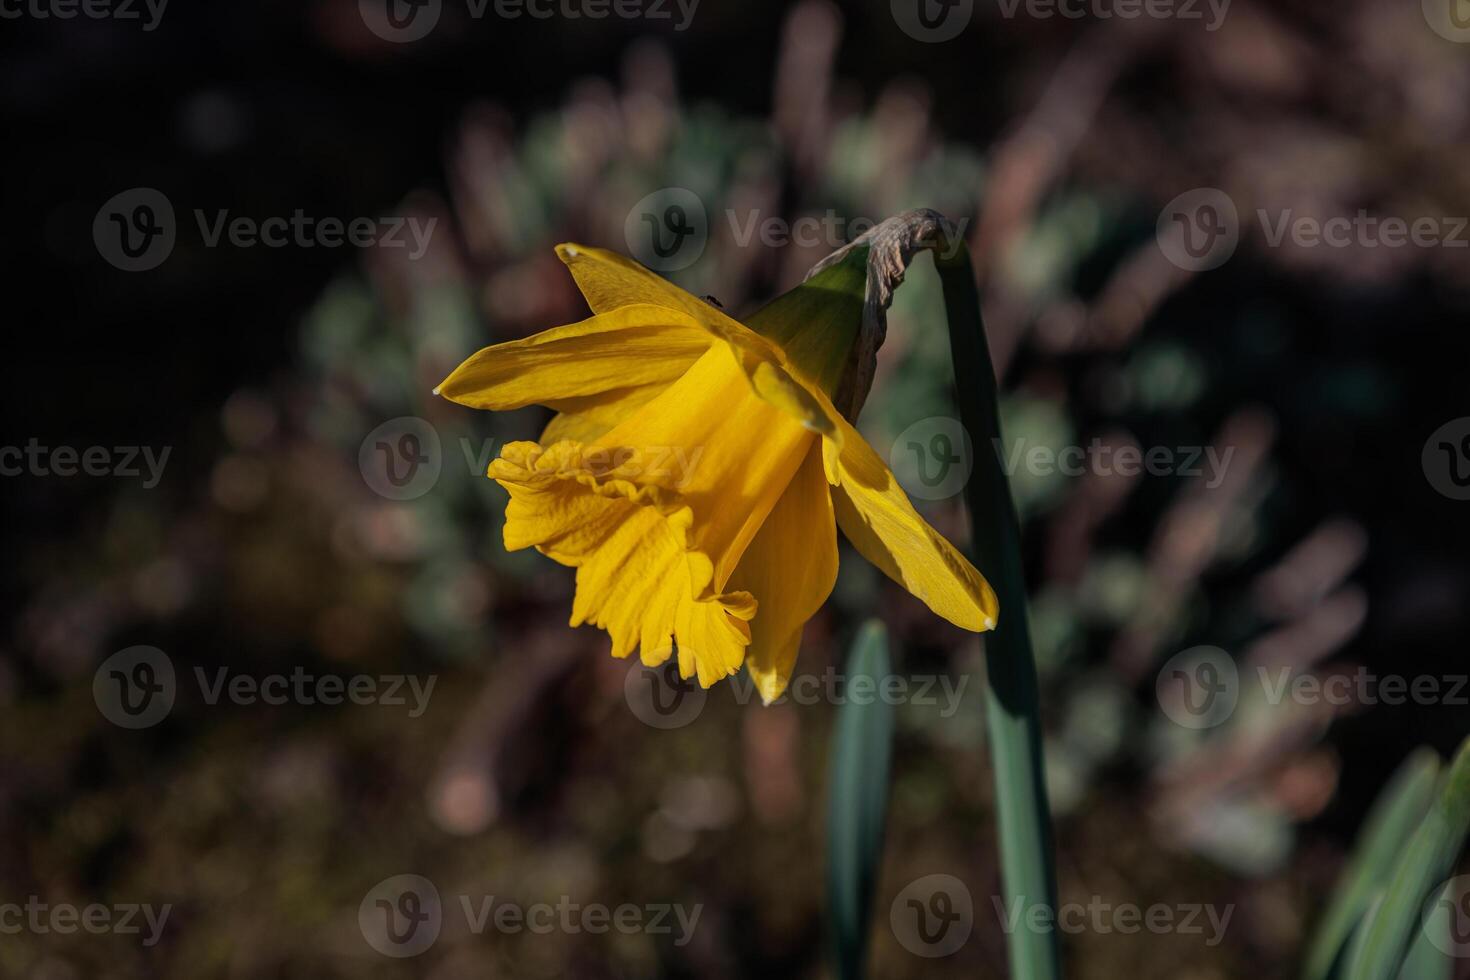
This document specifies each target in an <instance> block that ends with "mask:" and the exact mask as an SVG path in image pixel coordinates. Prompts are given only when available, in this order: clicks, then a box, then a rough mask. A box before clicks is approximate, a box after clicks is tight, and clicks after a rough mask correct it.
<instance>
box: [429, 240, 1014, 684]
mask: <svg viewBox="0 0 1470 980" xmlns="http://www.w3.org/2000/svg"><path fill="white" fill-rule="evenodd" d="M557 254H558V255H559V256H560V257H561V259H562V261H563V262H565V263H566V265H567V266H568V268H569V269H570V270H571V273H572V276H573V277H574V278H575V279H576V282H577V286H578V287H579V288H580V289H581V291H582V294H583V295H584V296H585V297H586V299H587V303H588V305H589V306H590V307H591V308H592V312H593V314H594V315H593V316H592V317H591V318H590V319H587V320H583V321H582V322H580V323H573V324H569V325H567V326H563V327H557V328H555V329H552V330H547V331H545V332H543V333H539V334H536V335H535V336H532V337H528V338H526V339H524V340H517V341H512V342H510V343H504V344H497V345H495V346H493V347H487V348H485V349H484V350H482V351H480V352H479V353H477V354H475V355H474V356H472V357H470V358H469V359H468V360H467V361H465V362H464V363H463V364H461V365H460V366H459V367H458V368H456V369H455V371H454V372H453V373H452V374H451V375H450V376H449V377H448V378H447V379H446V380H445V381H444V383H443V384H442V385H440V387H439V388H438V389H436V390H437V391H438V392H439V393H440V394H442V395H444V396H445V397H446V398H449V399H451V400H453V401H456V402H459V403H460V404H462V405H468V406H471V407H473V408H483V409H491V410H495V411H502V410H507V409H513V408H520V407H522V406H525V405H533V404H535V405H545V406H547V407H549V408H551V409H553V410H554V411H556V413H557V414H556V416H555V417H554V418H553V419H552V420H551V423H550V424H549V425H548V426H547V427H546V430H545V431H544V432H543V433H542V435H541V439H540V441H539V442H513V443H509V444H507V445H506V446H505V447H504V449H503V450H502V451H501V454H500V457H499V458H498V459H496V460H495V461H494V462H492V463H491V464H490V470H489V476H490V477H491V478H493V479H495V480H496V481H497V482H499V483H500V484H501V486H503V487H505V488H506V490H507V491H509V493H510V503H509V505H508V506H507V508H506V520H505V546H506V548H507V549H510V550H518V549H521V548H528V547H534V548H536V549H537V550H538V551H540V552H541V553H542V554H544V555H547V556H548V557H550V558H552V559H554V560H555V561H558V562H560V563H561V564H563V565H569V566H571V567H573V568H576V570H577V590H576V598H575V600H574V601H573V604H572V617H571V623H572V625H573V626H577V625H580V624H582V623H586V622H590V623H593V624H595V625H596V626H598V627H600V628H602V629H605V630H607V632H608V633H609V634H610V635H611V637H612V652H613V655H614V656H616V657H626V656H628V655H629V654H631V653H632V652H633V651H634V649H638V650H639V651H640V658H641V659H642V661H643V663H645V664H647V665H649V666H657V665H659V664H662V663H663V662H665V661H666V660H668V658H669V657H670V656H671V655H673V654H674V653H675V652H677V654H678V658H679V659H678V664H679V673H680V675H681V676H682V677H685V678H688V677H691V676H695V675H697V676H698V678H699V682H700V684H701V685H703V686H704V687H709V686H710V685H712V684H714V683H715V682H716V681H718V680H720V679H721V678H723V677H726V676H728V675H730V674H733V673H735V672H736V671H737V670H739V669H740V665H741V664H742V663H744V664H746V665H747V666H748V668H749V670H750V674H751V676H752V678H753V679H754V681H755V684H756V687H757V689H758V690H759V691H760V694H761V697H762V699H763V700H765V701H766V702H767V703H769V702H771V701H772V700H774V699H776V698H777V697H779V696H780V695H781V693H782V692H783V691H784V690H785V689H786V684H787V682H788V680H789V679H790V677H791V671H792V668H793V666H794V664H795V662H796V655H797V649H798V647H799V645H800V642H801V632H802V627H803V625H804V624H805V623H806V621H807V620H808V619H809V618H811V616H812V615H813V614H815V613H816V611H817V609H818V608H819V607H820V606H821V605H822V603H823V602H824V601H825V600H826V598H827V596H828V594H829V593H830V592H831V591H832V586H833V583H834V582H835V580H836V577H837V535H836V528H837V527H841V528H842V531H843V533H844V534H845V535H846V536H847V538H848V540H849V541H851V542H852V544H853V545H854V546H855V547H856V548H857V550H858V551H859V552H860V553H861V554H862V555H863V556H864V557H865V558H867V559H868V560H869V561H871V562H872V563H873V564H874V565H876V566H877V567H878V568H879V569H881V570H882V571H883V572H884V574H886V575H888V577H889V578H891V579H893V580H894V581H895V582H897V583H898V584H900V585H902V586H903V587H904V588H906V589H908V590H909V591H910V592H911V593H913V594H914V595H915V596H917V597H918V598H919V599H921V600H922V601H923V602H924V603H925V604H926V605H928V607H929V608H930V609H931V610H933V611H934V612H935V613H936V614H938V615H939V616H942V617H943V618H945V619H947V620H949V621H950V622H952V623H954V624H956V625H958V626H961V627H963V628H965V629H968V630H974V631H977V632H978V631H981V630H987V629H991V628H992V627H994V625H995V620H996V600H995V593H994V592H992V591H991V588H990V586H989V584H988V583H987V582H986V581H985V579H984V578H983V577H982V576H981V575H980V573H979V572H977V571H976V570H975V568H974V567H973V566H972V565H971V564H970V562H969V561H967V560H966V559H965V557H964V556H963V555H961V554H960V553H959V551H957V550H956V549H955V548H954V547H953V546H952V545H951V544H950V543H949V542H948V541H946V540H944V538H943V537H941V536H940V535H939V534H938V532H936V531H935V530H934V529H933V528H932V527H930V526H929V525H928V524H927V523H926V522H925V521H924V519H923V518H921V517H920V516H919V515H918V513H916V512H915V510H914V508H913V506H912V505H911V504H910V503H909V500H908V498H907V496H905V494H904V492H903V490H902V489H901V488H900V487H899V485H898V482H897V480H895V479H894V476H893V474H892V473H891V472H890V471H889V469H888V467H887V466H885V465H884V463H883V461H882V459H881V458H880V457H879V456H878V454H877V453H876V452H874V451H873V448H872V447H871V446H869V445H868V444H867V442H866V441H864V439H863V437H862V436H861V435H859V434H858V432H857V430H856V429H855V428H853V426H852V425H851V424H850V423H849V422H848V421H847V420H846V419H844V418H843V417H842V415H841V414H840V413H839V412H838V411H837V410H836V408H834V406H833V403H832V395H833V393H834V392H835V391H836V390H837V388H838V385H839V384H840V383H841V381H842V376H843V371H844V367H845V365H846V363H847V359H848V352H849V350H850V349H851V346H852V342H853V338H854V336H855V335H856V331H857V326H858V320H859V312H858V310H859V308H860V305H861V298H862V278H861V277H862V269H861V266H860V265H858V266H853V265H851V264H844V265H842V266H837V267H834V268H832V269H829V270H826V271H824V272H823V273H822V274H821V275H819V276H817V277H814V278H813V279H812V280H810V281H808V282H807V283H804V284H803V285H802V286H800V287H798V288H797V289H795V290H792V291H791V292H789V293H787V294H785V295H784V296H782V297H780V298H779V299H777V300H775V301H774V302H773V303H771V304H770V305H769V306H767V307H766V308H765V309H763V310H761V311H759V312H758V313H757V314H755V315H754V316H753V317H752V318H751V326H746V325H743V324H741V323H738V322H737V321H735V320H733V319H731V318H730V317H729V316H727V315H725V313H723V312H722V311H721V310H720V309H718V308H716V307H715V306H714V305H712V304H710V303H708V302H706V301H704V300H701V299H698V298H697V297H695V296H693V295H691V294H689V293H687V292H685V291H684V290H682V289H679V288H678V287H677V286H674V285H673V284H672V283H669V282H667V281H666V280H664V279H661V278H659V277H658V276H657V275H655V274H654V273H652V272H650V271H649V270H647V269H645V268H644V267H643V266H641V265H638V264H637V263H635V262H633V261H631V260H629V259H626V258H623V257H622V256H619V255H616V254H614V253H611V252H606V251H602V250H600V249H594V248H585V247H583V246H581V245H563V246H561V247H559V248H558V249H557ZM854 277H855V278H854Z"/></svg>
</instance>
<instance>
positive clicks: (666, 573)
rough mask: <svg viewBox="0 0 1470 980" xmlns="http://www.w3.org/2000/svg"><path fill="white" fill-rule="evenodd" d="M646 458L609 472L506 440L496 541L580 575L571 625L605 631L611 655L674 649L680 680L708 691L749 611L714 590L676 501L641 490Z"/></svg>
mask: <svg viewBox="0 0 1470 980" xmlns="http://www.w3.org/2000/svg"><path fill="white" fill-rule="evenodd" d="M647 464H648V460H646V459H644V458H640V457H636V456H628V457H623V458H621V459H620V461H618V462H617V464H616V465H609V460H608V458H607V457H606V456H605V455H604V454H602V453H601V452H600V451H599V450H597V449H595V448H589V447H583V446H580V445H578V444H577V443H573V442H562V443H557V444H556V445H554V446H550V447H547V448H542V447H541V446H538V445H536V444H535V443H532V442H514V443H510V444H508V445H507V446H506V447H505V448H504V450H502V453H501V457H500V458H499V459H497V460H495V462H494V463H492V464H491V466H490V475H491V476H492V477H494V478H495V479H496V480H497V481H499V482H500V484H501V485H502V486H504V487H505V488H506V489H507V490H508V491H509V492H510V498H511V499H510V504H509V505H508V506H507V507H506V521H505V544H506V547H507V548H508V549H510V550H517V549H520V548H526V547H532V546H534V547H536V548H537V549H538V550H540V551H541V552H542V553H544V554H546V555H548V556H550V557H551V558H554V559H555V560H557V561H559V562H561V563H563V564H565V565H571V566H573V567H575V568H576V569H577V593H576V598H575V600H574V601H573V604H572V616H571V624H572V625H573V626H577V625H579V624H581V623H583V622H591V623H593V624H594V625H596V626H598V627H600V628H602V629H605V630H607V632H608V634H609V635H610V636H611V637H612V652H613V655H614V656H617V657H626V656H628V655H629V654H630V653H632V652H633V649H634V648H635V647H639V646H641V647H642V660H643V662H644V663H646V664H650V665H657V664H660V663H663V662H664V661H665V660H667V659H668V658H669V656H670V654H671V653H672V652H673V651H674V649H675V648H676V647H677V649H678V652H679V672H680V674H681V676H684V677H691V676H694V675H696V674H697V675H698V677H699V682H700V683H701V684H702V685H704V686H705V687H709V686H710V685H711V684H713V683H715V681H718V680H720V679H721V678H723V677H727V676H729V675H730V674H733V673H734V672H735V671H737V670H738V669H739V668H740V664H741V662H742V661H743V659H744V656H745V646H746V644H748V643H749V642H750V628H749V626H748V625H747V623H748V621H749V620H750V619H751V617H752V616H754V615H755V612H756V603H755V600H754V599H753V598H752V597H751V596H750V595H749V593H743V592H730V593H719V592H713V591H711V590H710V589H709V588H708V584H709V581H710V579H711V577H712V574H713V571H712V567H711V564H710V561H709V559H708V558H707V557H706V556H704V555H703V554H702V553H700V552H698V551H695V550H692V549H691V548H690V547H689V531H690V526H691V523H692V521H693V514H692V512H691V511H690V508H689V507H688V506H687V505H686V504H684V503H683V502H682V501H681V500H680V499H679V497H678V494H677V493H675V492H673V491H672V490H670V489H669V488H668V487H667V486H664V485H660V484H659V483H658V482H656V481H654V482H649V480H648V477H649V474H648V465H647Z"/></svg>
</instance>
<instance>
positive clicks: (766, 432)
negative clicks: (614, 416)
mask: <svg viewBox="0 0 1470 980" xmlns="http://www.w3.org/2000/svg"><path fill="white" fill-rule="evenodd" d="M814 442H815V437H814V436H813V435H812V434H811V433H810V432H809V431H807V430H806V429H805V428H803V427H802V426H801V425H799V424H797V422H796V420H795V419H793V418H792V417H791V416H789V415H788V414H786V413H785V412H783V411H782V410H780V409H779V408H777V407H776V406H774V405H772V404H770V403H769V402H767V401H765V400H763V399H761V398H760V397H758V396H757V395H756V393H755V392H754V391H753V390H752V388H751V385H750V383H749V381H748V379H747V378H746V377H745V375H744V373H743V371H742V370H741V368H740V365H739V364H738V363H737V361H736V360H735V359H734V358H733V357H732V356H731V354H730V352H729V350H728V349H727V348H725V347H724V345H716V346H715V347H713V348H711V350H710V351H709V353H707V354H705V356H703V357H701V358H700V359H699V360H698V361H697V362H696V363H695V365H694V366H693V367H691V368H690V369H689V370H688V371H687V372H686V373H685V374H684V376H683V377H681V378H680V379H679V380H678V381H676V382H675V383H674V384H672V385H670V386H669V387H668V388H666V389H665V390H664V391H662V392H661V393H660V394H659V395H658V396H657V397H656V398H654V399H653V400H652V401H650V402H649V403H648V404H646V405H644V406H643V407H642V408H640V409H638V410H637V411H636V412H634V413H633V414H632V415H630V416H628V417H627V418H626V419H624V420H623V421H622V422H621V423H619V424H618V425H617V426H616V427H615V428H613V429H611V430H609V431H608V432H606V433H605V434H603V435H602V436H601V437H600V438H599V439H598V440H597V443H596V445H597V446H598V447H600V448H602V449H604V450H606V451H608V452H619V451H625V450H635V451H638V452H640V453H644V454H646V456H647V457H648V460H649V462H648V465H649V466H651V467H654V468H655V469H658V470H661V471H663V472H665V473H667V474H668V475H669V476H670V478H671V479H672V480H673V481H674V483H673V484H671V485H673V486H676V487H677V489H678V493H679V496H680V498H681V499H683V500H684V501H685V502H686V503H687V504H688V505H689V507H690V508H691V510H692V512H693V515H694V522H693V529H692V532H691V534H692V538H691V547H694V548H696V549H698V550H699V551H701V552H703V553H704V554H706V555H709V556H710V559H711V561H712V563H713V568H714V586H715V588H723V587H724V585H725V583H726V582H727V581H728V580H729V578H730V575H731V573H732V572H733V571H734V570H735V566H736V563H737V562H738V561H739V559H740V556H741V554H742V553H744V551H745V548H746V546H747V545H748V544H749V543H750V539H751V538H753V537H754V536H755V533H756V531H758V530H759V529H760V526H761V523H762V522H763V521H764V520H765V519H766V515H767V514H769V513H770V512H771V509H772V508H774V507H775V506H776V501H777V500H779V499H780V497H781V494H782V492H784V491H785V489H786V486H787V484H789V483H790V482H791V478H792V476H793V475H795V473H796V469H797V467H798V466H800V465H801V461H802V459H803V458H805V456H806V453H807V449H808V447H809V446H810V445H811V444H812V443H814Z"/></svg>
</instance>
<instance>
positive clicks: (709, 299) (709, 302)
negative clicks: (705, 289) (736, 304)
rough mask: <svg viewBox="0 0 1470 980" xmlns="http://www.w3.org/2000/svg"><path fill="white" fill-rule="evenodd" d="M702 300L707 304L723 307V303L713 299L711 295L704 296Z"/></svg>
mask: <svg viewBox="0 0 1470 980" xmlns="http://www.w3.org/2000/svg"><path fill="white" fill-rule="evenodd" d="M704 301H705V302H706V303H708V304H709V305H711V306H718V307H719V308H720V309H722V310H723V309H724V308H725V304H724V303H721V302H720V301H719V300H717V299H715V298H714V297H713V296H706V297H705V298H704Z"/></svg>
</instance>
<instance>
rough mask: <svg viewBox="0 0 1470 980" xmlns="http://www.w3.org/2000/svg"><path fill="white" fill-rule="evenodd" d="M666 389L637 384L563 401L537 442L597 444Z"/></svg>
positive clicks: (663, 385)
mask: <svg viewBox="0 0 1470 980" xmlns="http://www.w3.org/2000/svg"><path fill="white" fill-rule="evenodd" d="M667 387H668V385H666V384H662V383H660V384H649V385H638V386H637V387H633V388H613V389H612V390H610V391H604V392H601V393H600V394H596V395H586V396H584V397H581V398H568V399H563V400H561V401H560V402H559V404H560V405H561V411H560V412H558V413H557V414H556V415H555V416H554V417H553V418H552V420H551V421H550V422H548V423H547V425H546V428H545V429H543V430H542V432H541V438H540V439H538V440H536V441H537V442H539V443H541V445H543V446H549V445H551V444H552V443H554V442H561V441H562V440H563V439H571V440H572V441H574V442H594V441H595V440H596V439H597V438H598V437H599V436H601V435H602V434H603V433H604V432H606V431H607V430H608V429H611V428H612V427H613V426H615V425H617V424H618V423H619V422H621V421H623V419H625V418H627V417H628V416H629V415H632V414H633V413H634V412H636V411H637V410H638V409H640V408H642V407H643V406H644V405H647V404H648V403H649V402H650V401H652V400H653V399H654V398H656V397H657V396H658V394H659V392H661V391H663V390H664V389H665V388H667Z"/></svg>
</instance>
